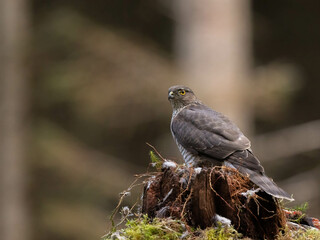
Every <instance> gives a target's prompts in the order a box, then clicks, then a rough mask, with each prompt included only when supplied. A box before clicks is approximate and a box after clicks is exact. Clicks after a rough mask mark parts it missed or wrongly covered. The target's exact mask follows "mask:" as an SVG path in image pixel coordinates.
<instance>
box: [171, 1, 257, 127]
mask: <svg viewBox="0 0 320 240" xmlns="http://www.w3.org/2000/svg"><path fill="white" fill-rule="evenodd" d="M176 3H177V5H175V10H176V20H177V30H176V33H177V36H176V51H177V58H178V62H179V64H180V66H181V68H182V71H183V73H184V74H185V81H184V83H185V84H186V85H189V86H191V87H192V88H193V89H194V90H195V91H196V93H197V92H198V93H200V92H201V99H202V100H203V102H204V103H206V104H207V105H209V106H211V107H213V108H214V109H215V110H217V111H219V112H223V113H225V114H226V115H227V116H229V117H230V118H231V119H232V120H233V121H235V122H236V123H237V124H238V125H239V126H240V127H241V128H242V129H243V131H245V132H248V130H250V128H249V126H250V127H251V106H250V102H252V99H251V94H250V91H252V87H249V79H250V73H249V70H250V64H251V36H250V27H251V26H250V5H249V1H246V0H244V1H238V0H224V1H219V0H198V1H193V0H179V1H176ZM198 95H200V94H198Z"/></svg>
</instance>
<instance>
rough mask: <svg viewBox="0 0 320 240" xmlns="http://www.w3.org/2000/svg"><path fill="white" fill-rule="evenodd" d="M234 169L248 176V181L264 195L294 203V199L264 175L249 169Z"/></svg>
mask: <svg viewBox="0 0 320 240" xmlns="http://www.w3.org/2000/svg"><path fill="white" fill-rule="evenodd" d="M236 168H237V169H238V170H239V172H241V173H242V174H248V175H249V178H250V180H251V181H252V182H253V183H255V184H256V185H257V186H258V187H260V188H261V189H262V190H263V191H265V192H266V193H268V194H270V195H272V196H274V197H276V198H284V199H287V200H289V201H294V199H293V198H292V197H291V196H290V195H289V194H288V193H287V192H285V191H284V190H283V189H281V188H280V187H278V186H277V185H276V184H275V182H273V180H272V179H270V178H268V177H267V176H266V175H264V174H261V173H257V172H254V171H252V170H250V169H245V168H243V167H239V168H238V167H237V166H236Z"/></svg>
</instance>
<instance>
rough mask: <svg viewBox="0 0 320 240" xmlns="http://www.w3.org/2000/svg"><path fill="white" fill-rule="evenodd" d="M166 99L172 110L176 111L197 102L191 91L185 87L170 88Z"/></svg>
mask: <svg viewBox="0 0 320 240" xmlns="http://www.w3.org/2000/svg"><path fill="white" fill-rule="evenodd" d="M168 99H169V101H170V103H171V105H172V108H173V109H178V108H181V107H184V106H187V105H190V104H192V103H196V102H199V100H198V99H197V97H196V95H194V93H193V91H192V90H191V89H190V88H188V87H186V86H181V85H178V86H172V87H170V88H169V91H168Z"/></svg>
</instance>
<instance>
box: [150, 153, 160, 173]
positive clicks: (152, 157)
mask: <svg viewBox="0 0 320 240" xmlns="http://www.w3.org/2000/svg"><path fill="white" fill-rule="evenodd" d="M149 155H150V160H151V163H152V165H153V166H154V167H155V168H156V169H157V170H158V171H160V170H161V167H162V162H163V161H162V160H161V159H160V157H159V156H158V155H157V154H156V153H155V152H154V151H150V152H149Z"/></svg>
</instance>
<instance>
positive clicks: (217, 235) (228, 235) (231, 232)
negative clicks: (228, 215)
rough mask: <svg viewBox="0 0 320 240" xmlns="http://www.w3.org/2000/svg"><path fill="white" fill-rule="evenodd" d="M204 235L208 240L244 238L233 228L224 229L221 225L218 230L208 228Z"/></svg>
mask: <svg viewBox="0 0 320 240" xmlns="http://www.w3.org/2000/svg"><path fill="white" fill-rule="evenodd" d="M203 235H204V239H206V240H233V239H241V237H242V235H241V234H240V233H238V232H237V231H236V230H235V229H234V228H233V227H223V226H221V225H219V226H218V227H216V228H207V229H206V230H204V233H203Z"/></svg>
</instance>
